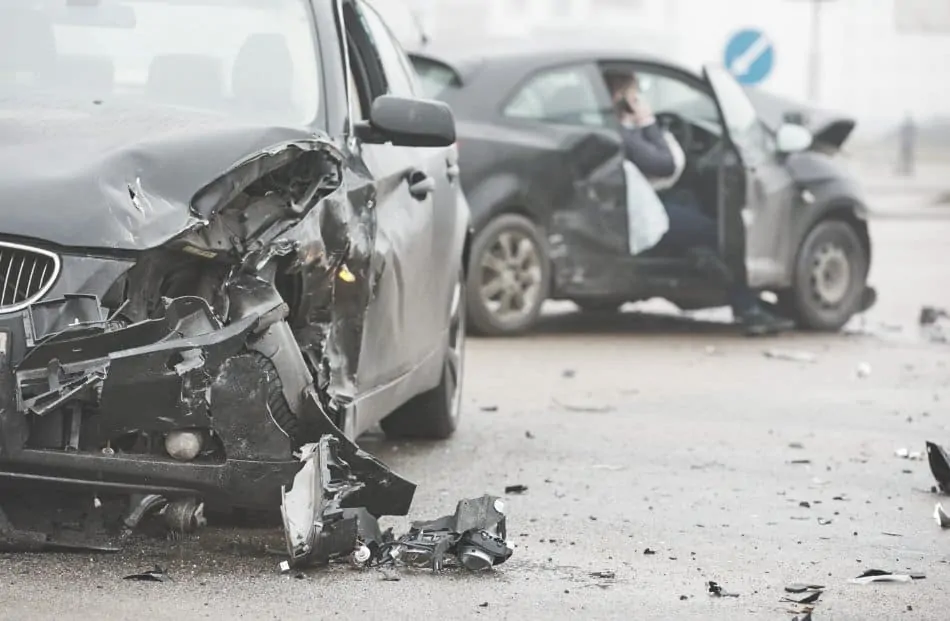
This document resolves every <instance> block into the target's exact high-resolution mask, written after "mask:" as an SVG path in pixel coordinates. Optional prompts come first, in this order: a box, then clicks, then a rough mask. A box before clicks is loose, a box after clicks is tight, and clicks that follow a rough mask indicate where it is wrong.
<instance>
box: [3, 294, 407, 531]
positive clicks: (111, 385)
mask: <svg viewBox="0 0 950 621" xmlns="http://www.w3.org/2000/svg"><path fill="white" fill-rule="evenodd" d="M264 293H266V291H265V292H264ZM258 301H259V302H260V303H258V304H255V305H252V306H249V307H248V308H251V307H253V310H246V312H245V313H244V315H243V316H242V317H240V318H238V319H235V320H233V321H231V322H230V323H228V324H227V325H222V324H221V323H220V321H219V320H218V319H217V318H216V315H215V313H214V312H212V310H211V308H210V307H209V305H208V303H207V302H206V301H205V300H204V299H202V298H197V297H182V298H175V299H165V300H164V313H163V315H162V316H161V317H159V318H156V319H151V320H147V321H142V322H139V323H135V324H131V325H126V326H115V325H110V323H109V321H108V320H107V319H106V318H104V317H103V315H102V313H101V312H100V311H101V309H99V305H98V300H97V299H96V298H95V297H94V296H72V297H65V298H62V299H59V300H54V301H52V302H47V303H45V304H44V305H34V306H33V307H31V308H30V309H28V310H27V311H25V312H24V313H21V314H18V315H15V316H5V317H4V318H3V319H2V322H0V330H4V331H5V333H6V335H7V338H6V340H7V342H8V344H9V343H15V342H17V341H20V342H22V343H25V344H26V347H25V349H24V351H25V354H24V355H23V356H22V357H20V359H19V361H18V362H17V363H16V364H15V365H13V364H11V361H12V360H13V358H12V357H11V355H10V352H9V349H10V348H9V347H7V350H8V351H7V352H5V353H4V355H3V356H2V359H0V484H2V483H4V482H7V483H10V482H12V483H21V484H22V483H25V484H28V485H31V486H37V485H43V484H46V485H50V486H59V487H76V486H79V487H80V488H88V489H90V490H101V491H107V492H119V493H124V492H128V493H147V494H160V495H162V496H165V497H166V498H169V499H172V498H177V497H194V496H198V497H201V498H203V499H204V500H205V501H206V502H208V503H209V504H211V505H215V506H222V507H234V506H241V507H249V508H261V509H264V508H271V509H272V508H274V507H276V506H278V505H279V504H280V498H281V496H280V493H281V486H282V485H285V484H287V483H289V482H290V481H292V480H293V478H294V476H295V474H296V473H297V472H298V471H299V469H300V467H301V462H300V460H299V459H298V458H296V457H295V456H294V451H295V449H297V448H298V447H299V446H300V445H301V444H302V443H304V442H307V441H310V440H311V439H319V438H320V437H321V436H323V435H325V434H332V435H334V436H336V437H338V438H339V439H340V442H341V445H342V447H341V448H342V452H343V453H344V455H345V456H346V459H347V460H348V461H349V462H350V463H351V464H352V465H353V466H354V472H355V473H356V474H357V475H358V476H360V477H361V480H363V481H364V482H365V483H366V486H365V487H364V489H363V490H362V491H363V493H361V494H358V496H360V498H355V499H353V501H354V502H356V503H358V504H357V505H356V506H362V507H366V509H367V510H368V511H370V512H371V513H374V514H376V515H383V514H389V515H400V514H404V513H406V512H408V509H409V505H410V503H411V501H412V496H413V493H414V489H415V486H414V485H413V484H411V483H409V482H408V481H405V480H403V479H401V478H400V477H399V476H398V475H395V474H394V473H392V472H391V471H389V469H388V468H386V467H385V466H384V465H383V464H382V463H380V462H378V461H377V460H375V459H373V458H372V457H370V456H369V455H367V454H365V453H363V452H362V451H360V450H359V449H358V448H357V447H356V445H355V444H353V443H352V442H351V441H350V440H348V439H347V438H345V437H344V436H343V434H342V432H341V431H340V430H339V429H338V428H337V426H336V425H334V424H333V422H332V420H331V419H330V417H329V416H328V415H327V413H326V412H325V409H324V407H323V405H322V402H321V400H320V398H319V396H318V395H317V393H316V389H315V388H314V387H313V384H312V380H310V378H309V374H307V372H306V368H305V365H304V363H303V361H302V359H299V360H298V359H296V358H294V357H290V358H289V359H288V358H287V357H286V356H284V357H283V358H282V357H281V356H280V355H278V354H273V352H281V351H283V352H287V351H291V352H297V353H298V354H299V350H298V349H297V346H296V344H295V343H294V341H293V335H292V333H291V332H290V329H289V327H288V326H287V324H286V321H285V320H284V315H285V313H286V309H285V308H284V307H283V306H282V303H281V302H280V301H279V300H278V301H276V302H274V303H267V302H266V295H261V296H260V297H259V298H258ZM51 308H52V309H53V310H54V311H55V312H46V311H50V309H51ZM43 317H56V319H55V321H47V322H45V323H44V320H43ZM21 339H22V341H21ZM262 352H271V354H270V357H267V356H265V355H264V354H263V353H262ZM301 367H303V368H301ZM291 387H294V388H291ZM297 388H301V389H300V390H298V389H297ZM282 391H283V392H282ZM283 393H286V395H285V394H283ZM285 396H286V397H289V398H284V397H285ZM275 397H280V398H283V399H284V400H283V401H282V403H284V404H285V405H286V404H287V403H288V402H290V403H292V405H293V407H292V412H286V411H285V412H284V414H283V416H284V417H285V418H284V419H282V420H280V421H278V420H277V418H275V414H278V413H277V412H276V411H275V407H274V403H275ZM288 414H292V419H291V418H288ZM182 430H185V431H189V432H195V433H196V434H200V437H202V438H203V439H204V442H203V446H202V450H201V451H200V452H199V453H198V454H197V455H196V456H195V457H194V458H193V459H192V460H189V461H179V460H176V459H174V458H172V457H171V456H170V455H169V454H168V452H167V451H166V450H165V445H164V439H165V438H167V436H168V434H169V433H171V432H179V431H182Z"/></svg>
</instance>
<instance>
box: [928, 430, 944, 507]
mask: <svg viewBox="0 0 950 621" xmlns="http://www.w3.org/2000/svg"><path fill="white" fill-rule="evenodd" d="M927 461H928V462H929V463H930V472H931V473H932V474H933V476H934V478H935V479H936V480H937V486H938V487H939V488H940V491H941V492H943V493H944V494H947V493H950V457H948V455H947V452H946V451H945V450H944V449H943V447H942V446H940V445H939V444H935V443H933V442H928V443H927Z"/></svg>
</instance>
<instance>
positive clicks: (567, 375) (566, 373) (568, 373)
mask: <svg viewBox="0 0 950 621" xmlns="http://www.w3.org/2000/svg"><path fill="white" fill-rule="evenodd" d="M575 375H577V371H575V370H574V369H564V372H563V373H561V377H564V378H567V379H570V378H572V377H574V376H575Z"/></svg>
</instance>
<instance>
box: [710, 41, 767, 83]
mask: <svg viewBox="0 0 950 621" xmlns="http://www.w3.org/2000/svg"><path fill="white" fill-rule="evenodd" d="M723 60H724V64H725V66H726V69H728V70H729V72H730V73H732V75H733V76H735V78H736V80H738V81H739V82H740V83H741V84H747V85H751V84H758V83H760V82H762V81H763V80H765V78H767V77H769V74H770V73H772V67H773V66H774V65H775V48H774V47H773V46H772V41H771V40H769V38H768V36H767V35H766V34H765V33H764V32H762V31H761V30H756V29H754V28H747V29H745V30H740V31H739V32H737V33H735V34H734V35H732V36H731V37H730V38H729V42H728V43H727V44H726V53H725V57H724V59H723Z"/></svg>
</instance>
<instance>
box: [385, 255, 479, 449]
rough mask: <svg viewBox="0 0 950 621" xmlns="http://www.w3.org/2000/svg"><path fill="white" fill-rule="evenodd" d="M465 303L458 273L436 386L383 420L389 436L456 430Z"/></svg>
mask: <svg viewBox="0 0 950 621" xmlns="http://www.w3.org/2000/svg"><path fill="white" fill-rule="evenodd" d="M465 306H466V305H465V276H464V274H462V273H461V272H460V273H459V278H458V284H457V286H456V288H455V294H454V295H453V296H452V302H451V304H450V309H449V335H448V336H449V338H448V343H447V344H446V351H445V360H444V362H443V364H442V376H441V379H440V380H439V385H438V386H436V387H435V388H433V389H432V390H429V391H427V392H424V393H422V394H419V395H416V396H415V397H413V398H412V399H410V400H409V401H407V402H406V403H405V404H404V405H402V406H401V407H400V408H398V409H397V410H396V411H394V412H393V413H392V414H390V415H389V416H387V417H386V418H384V419H383V420H382V422H381V423H380V426H381V427H382V428H383V432H384V433H385V434H386V435H387V436H388V437H389V438H392V439H396V438H407V439H423V440H445V439H447V438H449V437H451V435H452V434H453V433H455V430H456V429H458V424H459V419H460V418H461V415H462V380H463V374H464V370H465V336H466V323H465V319H466V307H465Z"/></svg>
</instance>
